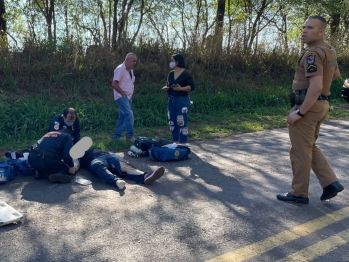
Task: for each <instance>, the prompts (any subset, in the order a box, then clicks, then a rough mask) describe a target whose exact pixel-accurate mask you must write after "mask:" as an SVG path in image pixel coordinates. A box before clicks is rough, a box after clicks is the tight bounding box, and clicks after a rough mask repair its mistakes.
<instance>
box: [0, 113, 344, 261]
mask: <svg viewBox="0 0 349 262" xmlns="http://www.w3.org/2000/svg"><path fill="white" fill-rule="evenodd" d="M348 137H349V120H348V119H342V120H336V121H327V122H325V124H324V125H323V128H322V130H321V136H320V137H319V140H318V145H319V146H320V148H321V149H322V150H323V152H324V154H325V155H326V156H327V158H328V161H329V163H330V164H331V166H332V167H333V169H334V171H335V173H336V174H337V176H338V178H339V181H340V182H341V183H342V184H343V186H344V187H345V190H344V191H343V192H342V193H340V194H338V196H337V197H335V198H333V199H332V200H330V201H326V202H321V201H320V195H321V193H322V188H321V187H320V185H319V183H318V181H317V179H316V177H315V175H314V174H311V186H310V191H309V192H310V195H309V198H310V203H309V204H308V205H302V204H290V203H284V202H280V201H278V200H277V199H276V197H275V196H276V194H277V193H278V192H287V191H288V190H289V187H290V182H291V176H292V174H291V167H290V161H289V155H288V151H289V146H290V143H289V138H288V133H287V129H276V130H270V131H269V130H268V131H262V132H255V133H249V134H240V135H235V136H231V137H228V138H225V139H216V140H205V141H200V142H195V143H190V146H191V149H192V154H191V157H190V159H189V160H185V161H179V162H166V163H159V162H154V161H152V160H150V159H148V158H132V157H129V156H125V158H126V159H128V160H130V161H131V162H132V163H133V164H135V165H136V166H137V167H138V168H140V169H142V170H149V169H153V168H155V167H158V166H160V165H163V166H164V167H165V168H166V173H165V176H164V177H162V178H161V179H159V180H158V181H156V182H155V183H154V184H152V185H149V186H146V185H143V184H137V183H134V182H132V181H127V182H128V184H127V186H126V190H125V191H119V190H117V189H116V188H113V187H112V186H110V185H108V184H106V183H104V182H102V181H101V180H100V179H99V178H98V177H96V176H94V175H92V174H91V173H89V172H87V171H86V170H83V169H81V170H80V171H79V174H78V175H79V176H81V177H83V178H87V179H90V180H91V181H92V184H91V185H89V186H82V185H79V184H77V183H71V184H64V185H62V184H51V183H50V182H49V181H47V180H35V179H33V178H32V177H15V179H14V180H13V181H11V182H10V183H8V184H5V185H0V200H3V201H5V202H6V203H7V204H9V205H11V206H12V207H13V208H15V209H17V210H18V211H19V212H21V213H22V214H23V215H24V217H25V219H24V220H23V222H20V223H18V224H11V225H5V226H2V227H0V254H1V255H0V261H1V262H7V261H9V262H12V261H21V262H31V261H45V262H46V261H98V262H99V261H122V262H123V261H132V262H133V261H175V262H177V261H207V260H211V259H212V260H211V261H335V262H336V261H338V262H339V261H341V262H342V261H349V255H348V248H349V244H348V243H349V233H348V225H349V209H348V200H349V197H348V191H347V190H348V189H349V177H348V166H349V165H348V152H349V150H348V148H349V139H348ZM121 153H123V152H121Z"/></svg>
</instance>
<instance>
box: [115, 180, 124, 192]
mask: <svg viewBox="0 0 349 262" xmlns="http://www.w3.org/2000/svg"><path fill="white" fill-rule="evenodd" d="M116 185H117V187H118V188H119V189H120V190H123V189H124V188H125V185H126V182H125V181H124V180H122V179H118V180H116Z"/></svg>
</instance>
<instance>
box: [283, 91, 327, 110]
mask: <svg viewBox="0 0 349 262" xmlns="http://www.w3.org/2000/svg"><path fill="white" fill-rule="evenodd" d="M307 90H308V89H300V90H295V91H293V92H292V93H290V94H289V98H290V103H291V107H294V106H295V105H298V106H299V105H301V104H303V102H304V99H305V96H306V94H307ZM328 99H329V97H328V96H324V95H320V96H319V97H318V99H317V100H328Z"/></svg>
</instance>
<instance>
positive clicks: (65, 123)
mask: <svg viewBox="0 0 349 262" xmlns="http://www.w3.org/2000/svg"><path fill="white" fill-rule="evenodd" d="M63 127H66V128H67V129H68V130H69V131H70V134H71V136H72V137H73V144H74V145H75V144H76V143H77V142H78V141H79V140H80V120H79V117H78V116H77V112H76V110H75V109H74V108H66V109H64V111H63V113H62V114H58V115H56V116H54V117H53V118H52V119H51V122H50V126H49V128H48V132H51V131H58V130H61V129H62V128H63Z"/></svg>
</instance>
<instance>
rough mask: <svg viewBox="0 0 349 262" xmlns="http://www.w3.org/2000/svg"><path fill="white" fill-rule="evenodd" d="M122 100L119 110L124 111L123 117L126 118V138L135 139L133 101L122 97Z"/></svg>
mask: <svg viewBox="0 0 349 262" xmlns="http://www.w3.org/2000/svg"><path fill="white" fill-rule="evenodd" d="M120 99H121V101H120V103H119V110H121V111H122V113H123V117H124V125H125V136H126V138H133V137H134V133H133V125H134V116H133V111H132V109H131V106H132V99H128V98H127V97H125V98H124V97H122V98H120ZM120 99H118V100H120ZM118 100H116V101H118Z"/></svg>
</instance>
